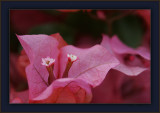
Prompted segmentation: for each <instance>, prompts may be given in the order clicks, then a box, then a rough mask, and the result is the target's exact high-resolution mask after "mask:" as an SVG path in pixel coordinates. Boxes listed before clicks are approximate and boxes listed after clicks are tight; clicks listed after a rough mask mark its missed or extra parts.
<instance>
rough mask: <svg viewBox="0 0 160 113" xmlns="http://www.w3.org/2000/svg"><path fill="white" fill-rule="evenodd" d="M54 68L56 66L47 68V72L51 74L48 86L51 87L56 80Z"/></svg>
mask: <svg viewBox="0 0 160 113" xmlns="http://www.w3.org/2000/svg"><path fill="white" fill-rule="evenodd" d="M53 67H54V66H49V67H46V68H47V71H48V73H49V77H48V84H49V85H50V84H51V83H52V82H53V80H54V74H53Z"/></svg>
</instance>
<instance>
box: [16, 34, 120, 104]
mask: <svg viewBox="0 0 160 113" xmlns="http://www.w3.org/2000/svg"><path fill="white" fill-rule="evenodd" d="M51 36H52V37H51ZM51 36H47V35H23V36H18V39H19V40H20V42H21V44H22V46H23V48H24V50H25V51H26V54H27V55H28V57H29V60H30V65H29V66H28V67H27V68H26V73H27V79H28V83H29V99H30V102H31V103H88V102H90V101H91V98H92V95H91V91H90V90H91V89H90V88H92V87H96V86H98V85H100V83H101V82H102V81H103V80H104V78H105V76H106V75H107V73H108V71H109V70H110V69H111V68H113V67H115V66H117V65H118V64H119V61H118V60H117V59H116V58H115V57H114V56H113V55H112V54H110V52H108V50H106V49H105V48H104V47H102V46H100V45H96V46H93V47H91V48H88V49H80V48H77V47H74V46H70V45H68V46H67V45H66V43H65V41H64V40H63V39H62V37H61V36H60V35H59V34H53V35H51ZM58 42H63V43H62V45H60V44H59V43H58ZM70 55H73V56H75V58H76V60H75V61H74V62H72V64H71V67H70V68H69V71H68V72H67V73H68V74H67V76H64V74H65V73H66V71H65V69H66V67H67V65H68V63H67V62H70V61H69V59H68V56H70ZM47 57H50V58H52V59H54V60H55V63H54V71H53V73H54V81H53V82H52V83H51V84H50V83H49V82H48V78H49V74H48V72H47V69H46V67H45V66H44V65H42V64H41V62H42V60H43V59H44V58H47ZM64 72H65V73H64ZM63 77H65V78H63ZM84 81H85V82H84ZM70 82H71V83H70ZM61 85H62V86H61ZM73 87H74V88H73ZM73 89H75V91H74V90H73ZM64 94H66V96H65V95H64Z"/></svg>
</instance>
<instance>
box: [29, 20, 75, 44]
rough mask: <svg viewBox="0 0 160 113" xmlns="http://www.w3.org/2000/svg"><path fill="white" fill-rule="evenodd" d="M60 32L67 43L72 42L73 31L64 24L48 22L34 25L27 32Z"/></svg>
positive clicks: (49, 33)
mask: <svg viewBox="0 0 160 113" xmlns="http://www.w3.org/2000/svg"><path fill="white" fill-rule="evenodd" d="M54 33H60V35H61V36H62V37H63V39H64V40H65V41H66V42H67V43H68V44H73V41H74V35H75V31H74V30H73V29H72V28H70V27H68V26H66V25H65V24H58V23H49V24H43V25H39V26H36V27H34V28H32V29H31V30H30V31H29V34H47V35H51V34H54Z"/></svg>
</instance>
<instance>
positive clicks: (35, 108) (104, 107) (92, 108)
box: [1, 1, 159, 112]
mask: <svg viewBox="0 0 160 113" xmlns="http://www.w3.org/2000/svg"><path fill="white" fill-rule="evenodd" d="M9 9H151V66H152V67H151V94H152V96H151V98H152V101H151V104H78V105H75V104H35V105H33V104H9V98H8V97H9V96H8V94H9V92H8V91H9V52H8V51H9ZM158 53H159V1H92V2H90V1H77V2H75V1H59V2H58V1H38V2H37V1H14V2H13V1H1V111H2V112H4V111H5V112H6V111H8V112H20V111H21V112H22V111H23V112H30V111H32V112H52V111H54V112H59V111H60V112H75V111H77V112H84V111H85V112H119V111H120V112H137V111H139V112H151V111H152V112H158V111H159V54H158Z"/></svg>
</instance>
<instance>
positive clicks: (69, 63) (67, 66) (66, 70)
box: [63, 60, 73, 78]
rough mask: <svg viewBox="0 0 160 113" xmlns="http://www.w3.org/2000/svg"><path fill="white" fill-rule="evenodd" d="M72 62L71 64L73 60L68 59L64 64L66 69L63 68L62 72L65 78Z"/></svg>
mask: <svg viewBox="0 0 160 113" xmlns="http://www.w3.org/2000/svg"><path fill="white" fill-rule="evenodd" d="M72 64H73V62H70V61H69V60H68V62H67V65H66V69H65V71H64V73H63V78H67V77H68V72H69V69H70V68H71V66H72Z"/></svg>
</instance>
